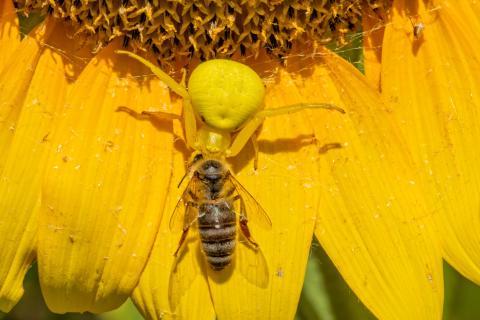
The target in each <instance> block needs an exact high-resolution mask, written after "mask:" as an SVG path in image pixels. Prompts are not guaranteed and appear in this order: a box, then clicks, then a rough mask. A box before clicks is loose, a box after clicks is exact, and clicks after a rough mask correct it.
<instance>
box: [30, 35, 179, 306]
mask: <svg viewBox="0 0 480 320" xmlns="http://www.w3.org/2000/svg"><path fill="white" fill-rule="evenodd" d="M118 47H119V46H118V44H117V43H115V44H112V45H110V46H109V47H107V48H106V49H104V50H103V51H102V52H101V53H99V54H98V55H97V56H96V57H95V58H94V59H92V61H91V62H90V63H89V64H88V65H87V66H86V67H85V69H84V70H83V72H82V73H81V74H80V76H79V78H78V79H77V81H76V82H75V84H74V86H73V88H72V90H71V91H70V93H69V95H68V96H67V98H66V102H65V109H64V111H63V112H62V113H61V114H60V115H59V117H58V120H57V122H56V124H57V126H56V127H55V128H54V129H53V132H52V134H51V139H49V144H50V146H51V150H52V154H51V157H50V159H49V160H48V164H47V172H46V178H45V183H44V187H43V195H42V205H41V212H40V226H39V244H38V265H39V273H40V283H41V286H42V292H43V294H44V297H45V300H46V303H47V305H48V306H49V308H50V309H51V310H52V311H54V312H58V313H63V312H83V311H92V312H104V311H107V310H111V309H114V308H117V307H118V306H119V305H120V304H122V303H123V302H124V300H125V299H126V298H127V297H128V296H129V295H130V294H131V292H132V291H133V289H134V287H135V285H136V284H137V282H138V279H139V277H140V273H141V271H142V270H143V268H144V266H145V263H146V261H147V258H148V255H149V253H150V250H151V247H152V245H153V242H154V238H155V235H156V233H157V230H158V226H159V223H160V219H161V208H163V205H164V198H165V195H166V187H167V185H168V183H169V180H170V172H171V165H172V164H171V149H172V144H173V142H172V141H173V140H172V135H171V133H169V132H170V131H171V128H170V127H169V126H167V125H165V124H159V125H158V126H154V125H152V124H151V123H150V122H148V121H137V120H135V119H134V118H133V117H132V115H131V114H129V113H127V112H118V111H117V109H118V107H120V106H126V107H129V108H132V109H136V110H137V111H138V110H142V109H145V108H149V107H151V106H152V105H160V106H163V107H164V108H168V107H169V103H170V99H169V96H168V89H166V88H165V87H164V86H163V85H162V84H161V83H160V82H159V81H158V80H156V79H154V78H153V79H150V78H149V79H146V78H145V77H137V75H138V74H144V73H145V70H144V68H143V66H141V65H139V64H138V63H136V62H135V61H132V60H131V59H128V57H123V56H119V55H116V54H114V52H113V50H114V49H115V48H118Z"/></svg>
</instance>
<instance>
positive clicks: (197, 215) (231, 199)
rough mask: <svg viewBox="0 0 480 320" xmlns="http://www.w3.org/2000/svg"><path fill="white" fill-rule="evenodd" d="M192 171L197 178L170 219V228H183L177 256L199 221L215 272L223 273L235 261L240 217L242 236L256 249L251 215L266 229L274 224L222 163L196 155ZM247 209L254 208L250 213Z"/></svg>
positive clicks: (202, 237)
mask: <svg viewBox="0 0 480 320" xmlns="http://www.w3.org/2000/svg"><path fill="white" fill-rule="evenodd" d="M190 170H191V171H192V172H193V176H192V177H191V179H190V181H189V183H188V186H187V188H186V189H185V191H184V193H183V196H182V198H181V199H180V201H179V202H178V204H177V206H176V208H175V211H174V213H173V214H172V217H171V219H170V229H172V230H178V229H179V227H181V228H182V229H183V233H182V237H181V239H180V243H179V245H178V248H177V251H176V252H175V254H174V255H175V256H177V255H178V252H179V250H180V249H181V247H182V244H183V242H184V241H185V239H186V236H187V233H188V231H189V229H190V226H192V224H193V223H195V222H197V223H198V230H199V234H200V239H201V243H202V250H203V252H204V254H205V257H206V260H207V262H208V264H209V265H210V267H211V268H212V269H213V270H222V269H223V268H225V267H226V266H228V265H229V264H230V263H231V261H232V255H233V252H234V249H235V246H236V233H237V230H236V229H237V228H236V224H237V214H238V216H239V222H238V224H239V229H240V231H241V233H242V236H243V238H245V239H246V240H247V241H248V244H249V245H250V246H251V247H252V248H254V249H255V250H257V249H258V247H259V246H258V244H257V243H256V242H255V240H253V238H252V236H251V233H250V230H249V227H248V218H247V214H249V217H250V218H253V219H254V221H255V222H257V223H259V224H260V225H261V226H262V227H264V228H270V227H271V221H270V218H269V217H268V215H267V214H266V212H265V211H264V210H263V208H262V207H261V206H260V205H259V204H258V202H257V201H256V200H255V199H254V198H253V196H252V195H250V193H249V192H248V191H247V190H246V189H245V188H244V187H243V186H242V185H241V184H240V183H239V182H238V181H237V180H236V179H235V177H234V176H233V175H232V174H231V172H230V170H229V169H228V167H227V166H226V164H225V163H223V162H222V161H220V160H218V159H215V158H204V156H203V154H201V153H195V154H194V156H193V160H192V162H191V168H190ZM247 207H248V208H249V209H250V210H249V212H248V213H247Z"/></svg>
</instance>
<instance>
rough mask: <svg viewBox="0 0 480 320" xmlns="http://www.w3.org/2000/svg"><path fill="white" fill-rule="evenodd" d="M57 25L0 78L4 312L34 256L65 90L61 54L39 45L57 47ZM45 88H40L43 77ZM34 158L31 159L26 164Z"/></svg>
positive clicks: (23, 48)
mask: <svg viewBox="0 0 480 320" xmlns="http://www.w3.org/2000/svg"><path fill="white" fill-rule="evenodd" d="M57 35H63V37H61V38H62V40H64V39H65V31H64V29H63V28H62V27H58V26H57V27H56V26H55V25H54V24H48V25H44V26H41V27H40V28H39V29H38V30H37V31H36V33H35V34H34V36H35V38H32V37H28V38H26V39H25V40H24V41H23V42H22V43H21V44H20V45H19V46H18V50H17V51H15V53H14V55H13V56H12V57H11V58H10V60H8V61H7V67H6V68H5V69H4V70H3V72H2V73H1V74H0V88H1V92H0V96H1V97H2V101H1V104H0V113H1V114H2V117H3V119H2V121H1V122H0V136H1V138H2V139H1V142H0V146H1V150H2V152H1V157H0V221H1V223H0V237H2V239H0V252H2V259H1V261H0V283H1V284H2V285H1V287H0V310H3V311H8V310H9V309H11V308H12V307H13V306H14V305H15V303H16V302H17V301H18V300H19V299H20V297H21V296H22V294H23V287H22V282H23V277H24V275H25V272H26V271H27V269H28V267H29V266H30V263H31V262H32V260H33V256H34V252H33V251H34V246H35V240H36V232H37V216H36V208H37V206H38V204H39V196H40V183H41V177H42V173H43V168H44V165H45V164H44V156H45V153H46V148H47V146H46V144H45V143H44V142H45V141H44V137H45V135H46V133H48V131H49V127H50V124H51V122H52V117H53V114H54V112H55V110H56V108H57V107H58V106H62V104H63V91H64V89H65V87H66V83H67V81H66V79H65V76H64V65H63V63H62V59H61V55H60V54H59V53H57V52H56V51H53V50H51V49H50V47H49V46H45V47H44V46H43V43H44V42H48V43H52V44H53V43H54V44H57V45H58V46H57V47H58V48H59V50H62V51H63V52H66V51H67V50H68V47H65V46H63V47H62V46H60V44H61V41H60V42H59V41H58V40H59V39H58V38H59V37H58V36H57ZM47 78H48V79H49V86H48V87H45V79H47ZM32 159H35V161H32Z"/></svg>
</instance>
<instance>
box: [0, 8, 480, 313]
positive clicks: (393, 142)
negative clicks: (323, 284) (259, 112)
mask: <svg viewBox="0 0 480 320" xmlns="http://www.w3.org/2000/svg"><path fill="white" fill-rule="evenodd" d="M19 3H20V4H21V5H22V6H23V9H22V10H24V11H25V12H28V10H29V9H31V8H41V7H45V8H47V9H46V10H49V11H53V12H54V16H57V17H63V18H64V20H65V19H67V20H69V21H70V23H68V24H64V23H63V22H62V21H60V19H56V18H54V16H49V17H48V18H47V19H46V21H45V23H43V24H41V25H40V26H38V27H37V28H36V29H35V30H34V31H32V33H30V34H29V35H28V36H27V37H25V38H24V39H23V40H20V36H19V30H18V21H17V18H16V14H15V9H14V8H13V5H12V3H11V2H10V1H2V2H1V4H0V17H1V20H0V32H1V34H0V49H1V52H2V53H1V55H2V59H0V146H1V148H2V152H1V154H0V195H1V196H0V209H1V210H0V239H1V240H0V248H1V250H0V252H1V253H2V259H1V260H0V310H2V311H4V312H8V311H9V310H10V309H11V308H12V307H13V306H14V305H15V303H16V302H17V301H18V300H19V299H20V297H21V296H22V293H23V288H22V281H23V277H24V275H25V273H26V271H27V269H28V268H29V266H30V265H31V263H32V262H33V261H34V260H36V261H37V264H38V270H39V277H40V283H41V287H42V293H43V295H44V298H45V301H46V303H47V305H48V307H49V308H50V309H51V310H52V311H54V312H57V313H65V312H85V311H90V312H95V313H100V312H105V311H107V310H112V309H115V308H117V307H118V306H119V305H121V304H122V303H123V302H124V301H125V299H127V298H128V297H130V296H131V297H132V298H133V300H134V302H135V304H136V306H137V307H138V308H139V310H140V311H141V313H142V314H143V315H144V316H145V317H146V318H149V319H169V318H177V319H178V318H185V319H191V318H193V319H213V318H214V317H215V316H216V317H218V318H220V319H253V318H255V319H291V318H293V316H294V314H295V310H296V307H297V302H298V298H299V295H300V291H301V287H302V282H303V281H302V279H303V277H304V273H305V267H306V262H307V258H308V254H309V249H310V245H311V240H312V237H313V236H315V237H316V238H317V239H318V241H319V242H320V243H321V245H322V247H323V248H324V249H325V251H326V252H327V253H328V255H329V257H330V258H331V259H332V261H333V263H334V264H335V266H336V267H337V268H338V270H339V272H340V273H341V274H342V276H343V277H344V279H345V280H346V281H347V283H348V284H349V286H350V287H351V288H352V289H353V291H354V292H355V293H356V295H357V296H358V297H359V299H360V300H361V301H362V302H363V303H364V304H365V305H366V306H367V307H368V308H369V309H370V310H371V311H372V313H373V314H374V315H375V316H377V317H378V318H380V319H440V318H441V315H442V304H443V274H442V259H445V260H447V261H448V262H449V263H450V264H451V265H453V266H454V267H455V268H456V269H457V270H459V271H460V272H461V273H462V274H463V275H465V276H466V277H468V278H469V279H471V280H472V281H474V282H476V283H479V282H480V276H479V275H480V272H479V266H480V256H479V252H480V250H479V248H478V247H479V243H480V242H479V241H478V232H477V231H478V230H480V228H479V226H480V217H479V216H478V212H479V203H480V199H479V198H480V192H479V190H480V186H479V184H480V170H479V169H478V168H479V167H478V165H477V163H478V162H479V161H480V152H479V151H478V148H475V146H476V142H478V140H479V137H480V132H479V130H480V129H478V126H476V124H477V123H478V121H479V112H478V111H477V109H478V108H477V106H478V105H479V103H480V101H479V99H480V96H479V93H480V90H479V89H480V88H479V86H480V82H479V81H478V74H477V72H478V68H479V66H478V64H479V63H480V62H479V61H480V60H479V58H478V50H476V49H478V48H477V46H478V43H480V41H479V40H480V39H478V38H479V37H480V36H479V35H478V34H476V33H475V32H472V30H479V29H480V19H479V13H480V6H479V4H477V3H476V2H475V1H469V0H461V1H455V2H453V1H448V0H436V1H402V0H395V1H393V4H391V7H390V9H389V10H387V6H389V4H388V3H389V2H388V1H386V2H385V3H383V2H381V1H365V3H364V6H363V9H361V8H359V5H358V1H352V2H349V1H344V2H339V4H338V5H335V6H332V7H330V8H329V9H331V10H330V11H325V10H324V9H323V8H316V7H314V6H309V5H308V4H309V2H308V1H307V2H306V4H305V3H304V2H299V3H298V5H295V6H293V5H292V6H282V5H281V4H280V5H279V4H278V3H276V2H273V1H272V2H271V3H270V2H258V3H257V2H255V1H249V2H245V4H244V5H245V6H247V7H249V8H254V9H255V10H253V11H251V14H244V15H243V16H242V17H243V19H245V20H244V21H246V22H245V24H244V25H243V26H244V27H245V29H241V30H240V29H239V28H238V26H237V24H235V17H234V15H235V14H239V15H240V14H241V12H242V7H240V5H238V3H236V2H228V4H229V5H228V6H227V10H226V11H225V12H226V14H225V12H224V14H223V15H222V14H220V13H218V12H217V13H218V15H216V17H218V20H216V22H215V23H214V24H208V26H207V27H208V29H207V30H203V29H202V26H204V25H205V21H210V20H207V18H208V17H209V14H210V13H209V11H208V10H206V11H205V8H204V7H202V6H201V5H199V4H201V3H203V2H198V3H194V4H186V5H185V4H184V3H183V2H178V3H181V4H182V5H184V8H183V9H182V10H179V8H178V7H175V6H176V5H177V4H176V2H175V1H171V2H169V3H168V5H166V7H165V8H163V7H162V9H161V10H160V11H158V12H159V14H156V13H158V12H157V11H155V8H154V7H152V5H150V4H149V2H147V4H146V5H144V6H138V8H137V7H136V6H137V2H136V1H124V2H123V3H124V4H123V5H120V6H117V7H115V6H113V7H112V6H110V7H103V6H101V5H99V6H95V5H92V6H89V5H90V4H89V3H88V1H73V2H72V1H58V2H55V3H54V2H51V1H28V0H26V1H19ZM52 3H54V4H52ZM106 3H107V4H110V2H108V1H107V2H106ZM127 4H128V5H127ZM50 5H52V6H53V7H50ZM210 5H211V3H210ZM302 5H305V7H302ZM269 6H272V8H273V9H272V10H270V8H271V7H269ZM109 10H110V11H109ZM361 10H363V12H362V11H361ZM112 12H115V14H113V13H112ZM222 12H223V11H222ZM248 12H250V11H247V13H248ZM313 12H316V13H315V14H314V13H313ZM180 13H181V15H180ZM306 14H308V15H306ZM260 16H261V17H263V18H261V17H260ZM284 16H285V17H289V18H288V19H283V20H282V18H280V17H284ZM159 17H160V18H159ZM232 17H233V22H232ZM265 17H268V18H265ZM302 17H303V18H302ZM305 17H308V19H306V18H305ZM336 17H338V18H336ZM360 17H362V23H363V24H364V30H366V31H365V32H364V42H365V75H363V74H362V73H360V72H359V71H358V70H356V69H355V68H354V67H353V66H352V65H351V64H350V63H348V62H346V61H345V60H343V59H342V58H340V57H339V56H337V55H335V54H333V53H331V52H329V51H328V50H326V49H325V48H324V47H323V46H319V45H318V43H322V42H323V41H325V42H326V41H327V40H328V38H329V37H331V36H335V37H336V38H337V39H340V40H339V41H341V39H343V37H342V34H345V33H347V32H348V31H349V30H350V29H352V28H353V29H354V28H355V27H356V26H358V24H359V23H360ZM209 19H211V17H210V18H209ZM261 19H264V20H261ZM302 19H303V20H302ZM315 19H319V20H318V21H317V20H315ZM159 20H161V22H160V23H158V21H159ZM114 21H116V22H117V24H113V23H112V22H114ZM119 21H121V23H122V24H121V25H123V26H124V29H121V28H119V27H118V26H119V25H120V24H119V23H118V22H119ZM142 21H143V22H145V21H147V22H148V23H149V24H147V25H146V27H143V25H141V24H140V22H142ZM185 21H187V22H188V23H187V22H185ZM311 21H314V22H315V23H312V24H309V22H311ZM247 22H249V23H247ZM156 23H158V24H156ZM184 25H185V27H184V28H182V26H184ZM312 25H315V26H317V29H315V28H313V27H311V26H312ZM79 26H80V27H79ZM190 26H191V27H190ZM255 26H256V27H257V28H258V26H266V27H265V28H264V29H261V30H259V29H255V28H254V27H255ZM283 26H284V27H283ZM247 27H248V28H249V29H248V32H247V31H245V30H247ZM162 29H163V31H162ZM227 29H228V30H229V31H228V32H224V31H225V30H227ZM327 29H330V32H326V30H327ZM186 30H190V31H189V33H186ZM219 30H221V31H219ZM127 31H128V32H127ZM196 31H197V32H196ZM205 31H206V32H205ZM182 34H188V35H189V36H188V37H185V38H182V36H181V35H182ZM79 37H80V38H79ZM302 37H304V38H306V39H312V37H313V38H315V37H317V38H315V39H313V40H311V41H300V39H304V38H302ZM73 38H74V39H77V41H72V39H73ZM225 38H227V41H225ZM78 39H82V41H78ZM92 39H93V40H92ZM222 39H223V40H222ZM232 39H233V40H232ZM90 42H94V43H95V44H96V47H95V48H96V50H97V52H96V53H95V54H92V53H91V50H89V49H88V48H89V43H90ZM169 43H170V44H171V45H170V46H168V45H167V44H169ZM211 43H213V44H214V45H212V46H209V44H211ZM125 45H132V47H133V48H136V49H139V50H144V51H145V56H146V57H148V58H151V59H152V61H154V60H155V58H158V59H159V60H160V61H159V62H160V63H161V64H162V65H163V66H165V67H166V68H170V69H171V70H179V69H180V68H181V67H182V66H185V61H186V60H185V58H184V57H185V56H186V55H189V53H191V54H190V55H191V56H192V58H200V59H202V58H203V59H210V58H212V57H216V56H217V55H226V56H232V57H233V58H235V59H238V60H240V61H242V62H243V63H245V64H247V65H249V66H251V67H252V68H253V69H254V70H255V71H256V72H257V73H258V74H259V75H261V76H262V78H263V79H264V82H265V84H266V90H267V93H266V98H265V106H266V108H270V107H275V106H282V105H289V104H295V103H300V102H306V103H308V102H312V103H315V102H328V103H331V104H335V105H337V106H339V107H341V108H343V109H345V110H346V111H347V114H346V115H342V114H335V113H328V112H322V111H318V110H315V111H314V110H306V111H303V112H301V113H295V114H292V115H289V116H281V117H276V118H272V119H267V120H266V121H265V122H264V124H263V126H262V128H261V131H260V133H259V151H260V152H259V157H258V168H257V169H256V170H255V168H254V165H253V162H254V150H253V147H252V146H247V148H246V149H244V150H243V151H242V152H241V154H240V155H239V156H237V157H235V158H234V159H233V160H232V161H231V166H232V168H233V171H234V173H235V175H236V176H237V178H238V180H239V181H241V183H242V184H243V185H244V186H245V187H246V189H248V190H249V191H250V192H251V193H252V194H253V195H254V197H255V198H256V199H257V201H258V202H259V203H261V204H262V206H263V207H264V208H265V210H266V211H267V212H268V213H269V215H270V218H271V220H272V225H273V227H272V229H271V230H263V229H262V228H257V227H256V226H255V225H254V226H252V233H253V234H254V235H255V239H256V240H257V242H258V243H259V244H260V246H261V248H262V252H263V254H264V255H265V261H266V264H267V266H268V283H267V284H266V285H265V286H259V285H255V284H254V283H253V284H252V283H251V282H249V281H247V279H246V278H245V277H244V276H242V275H241V274H240V272H237V270H236V268H235V269H234V270H233V272H230V273H228V274H224V273H221V274H219V273H217V272H215V271H212V270H209V269H208V268H207V267H205V266H204V265H203V262H202V261H203V260H202V259H201V257H197V256H196V255H195V254H190V255H186V256H185V258H184V259H183V261H182V268H183V271H182V274H183V275H185V279H184V282H185V283H188V285H187V286H185V287H182V288H181V289H182V291H181V294H179V295H175V296H174V297H173V299H174V300H175V301H173V302H174V305H175V306H176V308H172V301H171V300H172V297H169V296H168V295H169V285H170V280H171V272H172V265H173V264H174V263H175V257H174V256H173V255H172V254H173V252H175V249H176V247H177V245H178V240H179V234H177V233H172V232H171V231H170V229H169V219H170V215H171V213H172V212H173V210H174V207H175V205H176V203H177V201H178V198H179V197H180V195H181V192H182V190H179V189H178V188H177V185H178V182H179V181H181V179H182V177H183V176H184V174H185V161H187V159H188V157H189V155H190V154H189V153H190V152H189V150H187V149H186V148H185V146H184V144H183V143H182V140H183V128H182V126H181V124H180V123H179V122H178V121H173V122H165V121H142V120H139V119H135V118H134V117H132V116H131V114H129V113H125V112H118V110H119V107H128V108H129V109H131V110H132V112H133V113H135V112H141V111H142V110H150V111H165V112H170V113H173V114H176V115H179V116H180V115H181V110H182V101H181V99H179V98H178V97H176V96H174V95H173V94H171V92H170V90H169V88H168V87H167V86H165V84H163V83H162V82H161V81H160V80H158V79H157V78H155V77H154V76H153V75H150V72H149V71H148V69H146V68H145V67H144V66H143V65H141V64H139V63H137V62H136V61H134V60H132V59H130V58H128V57H126V56H121V55H118V54H116V53H115V50H117V49H120V48H122V47H123V46H125ZM262 47H265V48H266V50H262V49H261V48H262ZM290 47H292V48H291V49H290ZM172 48H178V51H176V50H174V51H172ZM192 48H193V49H192ZM212 48H216V49H218V50H213V49H212ZM286 49H288V50H286ZM242 52H245V53H246V57H242V56H241V54H239V53H242ZM182 61H183V62H184V64H181V62H182ZM191 65H192V66H193V65H194V62H192V63H191ZM186 66H187V68H189V67H190V64H187V65H186ZM174 74H175V76H177V75H179V73H174ZM312 141H314V142H316V143H312ZM329 146H334V148H330V147H329ZM319 151H320V152H319ZM197 243H198V240H196V239H194V238H192V239H189V241H188V244H189V250H190V251H192V252H195V245H196V244H197ZM255 272H258V271H257V270H256V269H255V268H253V273H255Z"/></svg>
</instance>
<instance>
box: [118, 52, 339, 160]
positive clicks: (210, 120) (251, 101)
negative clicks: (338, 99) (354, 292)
mask: <svg viewBox="0 0 480 320" xmlns="http://www.w3.org/2000/svg"><path fill="white" fill-rule="evenodd" d="M117 53H119V54H125V55H128V56H130V57H132V58H134V59H136V60H138V61H139V62H141V63H142V64H144V65H145V66H147V67H148V68H150V70H151V71H152V72H153V73H154V74H155V75H156V76H157V77H158V78H160V80H162V81H163V82H164V83H165V84H166V85H167V86H168V87H169V88H170V89H171V90H172V91H173V92H175V93H176V94H178V95H179V96H181V97H182V98H183V108H184V110H183V121H184V130H185V138H186V143H187V145H188V146H189V147H190V148H192V149H194V150H196V151H198V152H201V153H202V154H204V155H208V156H213V157H234V156H236V155H237V154H238V153H239V152H240V151H241V150H242V149H243V147H244V146H245V144H246V143H247V142H248V140H250V139H252V142H253V144H254V148H255V152H256V153H257V151H258V146H257V144H256V134H255V132H256V130H257V129H258V128H259V127H260V125H261V124H262V122H263V121H264V120H265V118H267V117H272V116H278V115H283V114H288V113H293V112H297V111H301V110H303V109H314V108H323V109H329V110H335V111H339V112H341V113H345V111H344V110H343V109H341V108H339V107H337V106H334V105H332V104H327V103H314V104H305V103H299V104H294V105H289V106H284V107H280V108H274V109H265V110H263V107H264V97H265V87H264V84H263V82H262V79H261V78H260V77H259V75H258V74H257V73H256V72H255V71H253V70H252V69H251V68H250V67H248V66H246V65H244V64H242V63H239V62H236V61H233V60H225V59H213V60H209V61H206V62H203V63H201V64H199V65H198V66H197V67H196V68H195V69H194V70H193V72H192V74H191V75H190V78H189V80H188V89H187V87H185V85H184V84H183V82H184V80H185V79H183V81H182V83H178V82H176V81H175V80H174V79H173V78H171V77H170V76H169V75H168V74H166V73H165V72H164V71H162V70H161V69H160V68H159V67H157V66H155V65H154V64H152V63H150V62H149V61H147V60H145V59H144V58H142V57H140V56H138V55H136V54H134V53H132V52H128V51H123V50H118V51H117ZM142 114H144V115H147V116H153V117H159V118H166V119H172V115H170V114H167V113H164V112H145V111H144V112H142ZM197 121H198V122H200V123H201V126H200V128H199V129H198V130H197ZM233 133H236V135H235V137H234V139H233V141H232V134H233ZM255 156H257V154H256V155H255Z"/></svg>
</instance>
